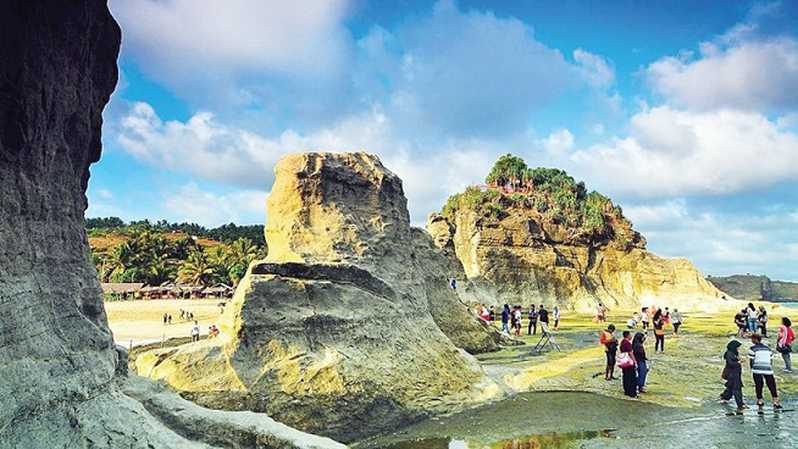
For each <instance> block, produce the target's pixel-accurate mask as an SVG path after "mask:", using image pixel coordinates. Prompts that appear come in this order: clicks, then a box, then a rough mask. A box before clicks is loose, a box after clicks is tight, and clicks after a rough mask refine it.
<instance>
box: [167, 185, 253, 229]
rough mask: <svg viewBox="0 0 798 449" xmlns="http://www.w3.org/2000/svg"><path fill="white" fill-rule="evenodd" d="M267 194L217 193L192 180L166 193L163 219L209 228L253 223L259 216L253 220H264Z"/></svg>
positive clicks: (243, 191) (243, 192)
mask: <svg viewBox="0 0 798 449" xmlns="http://www.w3.org/2000/svg"><path fill="white" fill-rule="evenodd" d="M267 195H268V193H267V192H265V191H259V190H240V191H236V192H232V193H214V192H210V191H205V190H203V189H201V188H200V186H199V185H198V184H196V183H193V182H192V183H188V184H185V185H183V186H181V187H180V188H179V189H177V191H174V192H169V193H167V194H165V195H164V203H163V211H164V212H165V214H166V215H165V217H164V218H166V219H167V220H170V221H175V222H193V223H198V224H201V225H203V226H208V227H217V226H220V225H223V224H226V223H239V224H241V223H251V222H253V220H252V217H257V219H256V220H254V223H264V222H265V217H266V196H267Z"/></svg>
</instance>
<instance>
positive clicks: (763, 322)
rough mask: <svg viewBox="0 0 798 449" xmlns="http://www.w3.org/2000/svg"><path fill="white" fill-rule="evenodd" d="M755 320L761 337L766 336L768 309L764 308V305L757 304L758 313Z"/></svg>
mask: <svg viewBox="0 0 798 449" xmlns="http://www.w3.org/2000/svg"><path fill="white" fill-rule="evenodd" d="M756 321H757V324H758V326H759V331H760V334H762V338H768V311H767V310H765V306H759V313H758V314H757V316H756Z"/></svg>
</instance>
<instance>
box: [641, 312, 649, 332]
mask: <svg viewBox="0 0 798 449" xmlns="http://www.w3.org/2000/svg"><path fill="white" fill-rule="evenodd" d="M642 312H643V313H642V314H641V315H642V316H641V317H640V321H641V322H642V323H643V330H644V331H648V319H649V316H648V307H643V310H642Z"/></svg>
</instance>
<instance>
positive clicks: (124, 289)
mask: <svg viewBox="0 0 798 449" xmlns="http://www.w3.org/2000/svg"><path fill="white" fill-rule="evenodd" d="M100 286H101V287H102V289H103V293H105V294H106V295H123V294H135V293H137V292H138V291H139V290H141V288H142V287H144V284H143V283H141V282H103V283H101V284H100Z"/></svg>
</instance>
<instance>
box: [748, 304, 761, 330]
mask: <svg viewBox="0 0 798 449" xmlns="http://www.w3.org/2000/svg"><path fill="white" fill-rule="evenodd" d="M746 313H747V314H748V332H750V333H752V334H755V333H756V327H757V316H758V315H759V314H758V313H757V311H756V307H754V304H753V303H750V302H749V303H748V308H747V309H746Z"/></svg>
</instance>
